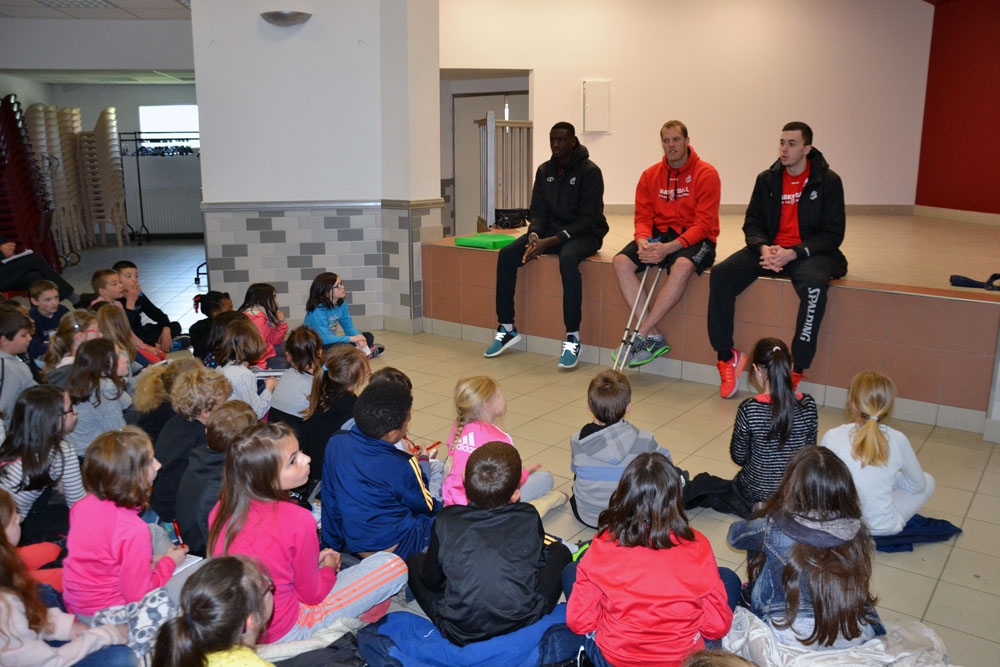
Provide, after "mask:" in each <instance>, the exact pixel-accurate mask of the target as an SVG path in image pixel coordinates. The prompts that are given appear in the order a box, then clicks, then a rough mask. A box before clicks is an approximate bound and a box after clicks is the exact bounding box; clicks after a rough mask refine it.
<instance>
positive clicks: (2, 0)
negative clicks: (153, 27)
mask: <svg viewBox="0 0 1000 667" xmlns="http://www.w3.org/2000/svg"><path fill="white" fill-rule="evenodd" d="M190 7H191V0H0V17H5V18H19V19H99V20H114V19H121V20H135V19H141V20H147V21H156V20H188V21H190V20H191V9H190Z"/></svg>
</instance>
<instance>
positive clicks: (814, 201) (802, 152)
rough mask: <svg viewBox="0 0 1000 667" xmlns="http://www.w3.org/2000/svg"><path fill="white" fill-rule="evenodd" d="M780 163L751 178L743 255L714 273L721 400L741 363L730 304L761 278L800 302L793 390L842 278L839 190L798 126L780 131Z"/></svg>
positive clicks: (808, 133) (711, 311)
mask: <svg viewBox="0 0 1000 667" xmlns="http://www.w3.org/2000/svg"><path fill="white" fill-rule="evenodd" d="M779 152H780V157H779V159H778V160H777V161H776V162H775V163H774V164H772V165H771V167H770V168H769V169H767V170H765V171H763V172H761V173H760V174H759V175H758V176H757V182H756V184H755V185H754V189H753V195H752V196H751V198H750V205H749V206H748V207H747V213H746V219H745V221H744V223H743V233H744V234H745V235H746V243H747V245H746V247H745V248H743V249H742V250H740V251H738V252H736V253H734V254H733V255H731V256H730V257H729V258H728V259H726V261H724V262H722V263H721V264H716V265H715V268H713V269H712V273H711V279H710V283H709V289H710V292H709V297H708V337H709V340H710V341H711V343H712V348H713V349H714V350H715V351H716V352H717V353H718V358H719V362H718V368H719V375H720V377H721V387H720V391H719V393H720V394H721V395H722V397H723V398H730V397H732V396H733V395H735V394H736V391H737V388H738V384H739V378H740V374H741V373H742V372H743V367H744V366H745V365H746V356H745V355H744V354H743V353H742V352H740V351H739V350H737V349H735V348H734V347H733V315H734V311H735V307H736V297H737V295H739V294H740V293H741V292H742V291H743V290H745V289H746V288H747V287H749V286H750V284H751V283H753V281H755V280H756V279H757V278H758V277H760V276H777V275H787V276H788V277H789V278H791V280H792V286H793V287H794V289H795V293H796V294H798V296H799V301H800V303H799V313H798V318H797V320H796V323H795V338H794V339H793V340H792V359H793V361H794V368H793V370H792V384H793V385H795V386H796V387H798V383H799V380H800V379H801V378H802V373H803V372H804V371H805V370H806V369H807V368H809V365H810V364H811V363H812V360H813V356H815V354H816V342H817V340H818V339H819V325H820V322H822V320H823V312H824V310H825V309H826V292H827V288H828V286H829V282H830V280H833V279H836V278H841V277H843V276H844V275H845V274H846V273H847V259H846V258H845V257H844V255H843V253H841V252H840V244H841V242H843V240H844V226H845V213H844V186H843V183H841V181H840V176H838V175H837V174H836V173H835V172H834V171H833V170H831V169H830V165H829V164H827V162H826V159H824V158H823V154H822V153H820V152H819V151H818V150H816V149H815V148H814V147H813V145H812V129H811V128H810V127H809V126H808V125H806V124H805V123H801V122H792V123H788V124H786V125H785V126H784V127H783V128H782V129H781V141H780V151H779Z"/></svg>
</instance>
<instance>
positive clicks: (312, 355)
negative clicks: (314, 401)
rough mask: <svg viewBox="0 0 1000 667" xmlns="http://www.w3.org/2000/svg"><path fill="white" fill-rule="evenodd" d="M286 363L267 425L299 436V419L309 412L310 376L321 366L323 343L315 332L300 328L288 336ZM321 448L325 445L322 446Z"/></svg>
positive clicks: (276, 389)
mask: <svg viewBox="0 0 1000 667" xmlns="http://www.w3.org/2000/svg"><path fill="white" fill-rule="evenodd" d="M285 361H287V362H288V365H289V368H288V370H286V371H285V372H284V373H282V374H281V379H280V380H279V381H278V386H277V387H276V388H275V390H274V393H273V394H271V416H270V417H269V418H268V419H270V421H283V422H285V423H286V424H288V425H289V426H291V427H292V428H293V429H295V432H296V433H299V430H300V427H301V426H302V418H303V417H304V416H305V414H306V412H307V411H308V410H309V396H310V394H312V388H313V376H314V375H315V374H316V371H318V370H319V369H320V367H321V366H322V365H323V343H322V342H321V341H320V339H319V336H318V335H317V334H316V332H315V331H313V330H312V329H310V328H309V327H306V326H302V327H299V328H297V329H295V330H294V331H292V333H291V334H289V335H288V341H287V342H286V343H285ZM323 444H324V445H325V444H326V443H323Z"/></svg>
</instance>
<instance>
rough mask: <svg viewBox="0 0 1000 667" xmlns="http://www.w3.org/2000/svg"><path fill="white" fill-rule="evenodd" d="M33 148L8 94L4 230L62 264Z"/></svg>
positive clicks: (3, 130)
mask: <svg viewBox="0 0 1000 667" xmlns="http://www.w3.org/2000/svg"><path fill="white" fill-rule="evenodd" d="M32 151H33V149H32V148H31V141H30V138H29V136H28V132H27V129H26V127H25V119H24V116H23V114H22V112H21V105H20V104H19V103H18V101H17V98H15V97H14V95H6V96H4V97H3V98H2V99H0V232H2V233H3V235H4V236H6V237H7V240H8V241H14V242H16V243H17V244H18V246H19V247H20V248H30V249H31V250H33V251H34V252H36V253H39V254H41V255H42V257H43V258H44V259H45V261H47V262H48V263H49V264H50V265H51V266H53V267H59V266H60V261H59V254H58V252H56V245H55V242H54V240H53V238H52V230H51V228H50V225H49V221H50V207H49V202H48V198H47V195H46V188H45V178H44V177H43V175H42V172H40V171H39V170H38V169H37V168H36V166H35V165H34V164H33V163H32V158H31V156H32Z"/></svg>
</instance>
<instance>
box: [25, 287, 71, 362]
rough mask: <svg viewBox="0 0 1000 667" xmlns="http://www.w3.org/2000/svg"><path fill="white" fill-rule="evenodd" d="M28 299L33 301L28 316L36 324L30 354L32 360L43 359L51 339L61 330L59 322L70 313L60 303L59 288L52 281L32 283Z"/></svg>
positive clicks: (29, 348) (29, 349)
mask: <svg viewBox="0 0 1000 667" xmlns="http://www.w3.org/2000/svg"><path fill="white" fill-rule="evenodd" d="M28 298H29V299H30V300H31V310H30V311H28V315H30V317H31V319H32V320H34V322H35V332H34V333H33V334H32V336H31V344H30V345H29V346H28V354H29V355H30V356H31V358H32V359H42V358H43V357H44V356H45V352H46V351H47V350H48V349H49V338H50V337H51V336H52V334H53V333H55V331H56V329H58V328H59V320H61V319H62V316H63V315H65V314H66V313H68V312H69V308H67V307H66V306H64V305H62V304H61V303H59V287H58V286H57V285H56V284H55V283H54V282H52V281H51V280H36V281H35V282H33V283H31V287H29V288H28Z"/></svg>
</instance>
